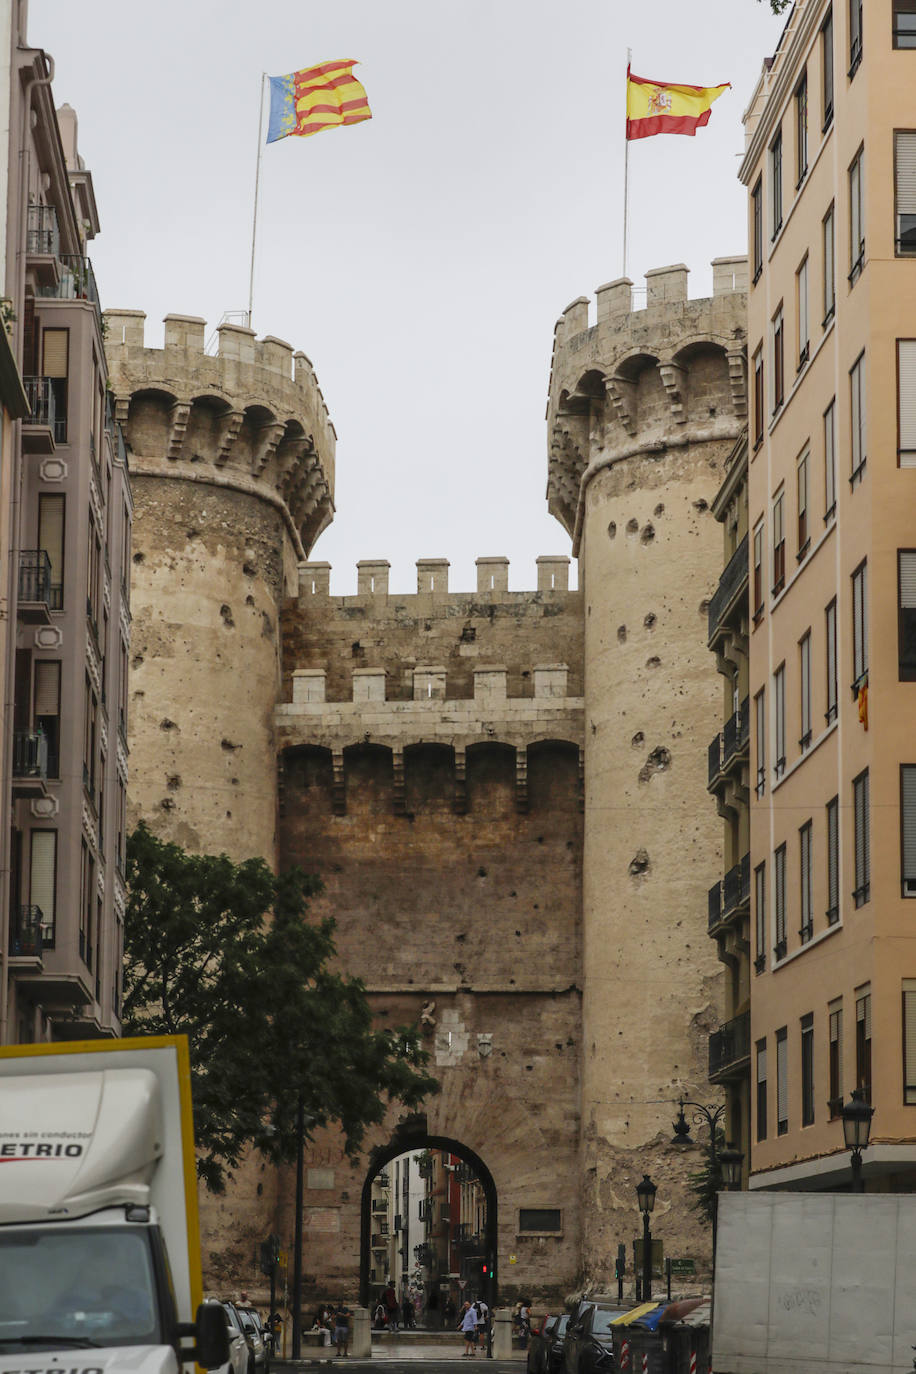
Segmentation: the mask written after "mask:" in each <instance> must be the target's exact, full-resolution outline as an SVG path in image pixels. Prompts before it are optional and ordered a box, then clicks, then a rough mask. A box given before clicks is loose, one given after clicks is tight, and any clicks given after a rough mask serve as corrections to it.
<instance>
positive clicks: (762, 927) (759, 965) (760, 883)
mask: <svg viewBox="0 0 916 1374" xmlns="http://www.w3.org/2000/svg"><path fill="white" fill-rule="evenodd" d="M754 929H755V931H756V939H757V957H756V959H755V960H754V972H755V973H763V972H764V970H765V969H766V966H767V866H766V864H765V863H763V864H758V865H757V867H756V868H755V869H754Z"/></svg>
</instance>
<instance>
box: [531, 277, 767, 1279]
mask: <svg viewBox="0 0 916 1374" xmlns="http://www.w3.org/2000/svg"><path fill="white" fill-rule="evenodd" d="M746 279H747V269H746V263H745V261H744V260H743V259H720V260H718V261H717V262H716V263H715V264H714V295H713V296H712V298H710V299H707V300H693V301H689V300H688V299H687V268H686V267H684V266H676V267H668V268H662V269H660V270H658V271H655V272H651V273H649V274H648V277H647V296H648V299H647V302H646V308H644V309H641V310H638V311H636V312H633V311H632V309H631V298H632V289H631V283H630V281H628V280H623V281H618V282H613V283H611V284H609V285H607V286H604V287H601V288H600V289H599V291H598V293H597V294H598V301H597V324H596V325H594V326H593V327H591V328H589V318H588V313H589V303H588V301H587V300H586V299H584V298H580V299H579V300H577V301H574V302H573V304H572V305H570V306H569V307H568V309H567V310H566V311H565V312H564V315H563V317H562V319H561V320H560V321H559V323H558V326H557V333H556V338H555V344H554V355H553V367H552V375H551V384H550V400H549V415H548V418H549V433H550V460H549V484H548V497H549V504H550V509H551V511H552V512H553V514H554V515H556V517H557V518H558V519H559V520H560V522H561V524H563V525H564V527H565V528H566V529H567V530H568V531H569V533H570V534H571V535H572V537H573V540H574V549H575V552H576V553H577V554H578V555H579V557H580V569H581V578H582V583H583V586H584V592H585V611H584V613H585V775H586V801H585V839H584V856H583V931H584V949H583V1056H582V1164H583V1179H584V1182H583V1187H584V1195H583V1207H582V1214H583V1217H584V1218H585V1222H584V1236H583V1264H584V1270H585V1274H586V1277H587V1278H593V1279H595V1280H599V1281H600V1280H601V1279H602V1278H604V1279H607V1278H608V1277H610V1273H612V1272H613V1271H612V1267H611V1266H612V1264H613V1256H614V1254H615V1253H616V1247H617V1245H618V1244H621V1243H628V1242H629V1240H630V1239H632V1237H633V1236H635V1235H636V1233H637V1229H638V1221H639V1217H638V1212H637V1199H636V1193H635V1185H636V1184H637V1183H638V1182H639V1180H640V1178H641V1176H642V1175H643V1173H649V1174H650V1175H651V1176H652V1177H653V1179H654V1181H655V1183H656V1184H657V1185H658V1195H657V1202H656V1207H655V1215H654V1217H653V1234H654V1235H655V1236H656V1237H657V1238H658V1239H659V1240H661V1241H663V1243H664V1247H665V1253H666V1254H667V1255H674V1256H683V1255H689V1256H694V1257H699V1260H700V1263H701V1265H702V1264H703V1262H704V1260H705V1261H708V1256H709V1249H710V1236H709V1232H708V1229H707V1228H706V1227H705V1225H704V1224H703V1223H702V1222H701V1221H700V1219H699V1217H698V1215H697V1213H696V1211H695V1210H694V1207H693V1203H694V1200H695V1199H694V1197H693V1195H692V1193H691V1192H690V1189H689V1185H688V1181H687V1175H688V1174H689V1173H691V1172H694V1171H696V1170H697V1169H698V1168H699V1167H700V1160H699V1157H698V1155H697V1153H696V1152H695V1151H689V1150H688V1151H687V1152H686V1155H685V1154H684V1153H678V1151H677V1150H676V1148H674V1147H672V1146H671V1143H670V1142H671V1136H672V1131H671V1123H672V1121H673V1120H674V1117H675V1114H676V1111H677V1099H678V1097H679V1096H681V1095H683V1096H684V1097H686V1098H691V1099H694V1100H697V1101H700V1102H702V1103H704V1104H705V1103H713V1104H715V1103H716V1102H717V1101H718V1100H719V1099H720V1090H719V1089H718V1088H717V1087H716V1086H714V1085H710V1084H709V1082H708V1081H707V1062H708V1061H707V1044H708V1037H709V1034H710V1032H712V1031H714V1030H715V1029H716V1026H717V1024H718V1016H719V1009H720V1005H721V1001H722V998H721V977H722V968H721V965H720V964H719V963H718V962H717V958H716V949H715V945H714V944H713V942H712V941H710V940H709V938H708V936H707V911H706V908H707V891H708V889H709V888H710V886H711V885H712V884H713V883H714V882H715V881H716V879H717V878H718V877H719V875H720V873H721V849H722V834H721V823H720V821H719V819H718V817H717V816H716V813H715V808H714V807H713V805H712V804H711V803H710V801H709V798H708V795H707V793H706V749H707V744H708V742H709V739H710V738H711V737H712V736H713V735H714V734H715V733H716V732H717V731H718V729H719V728H720V720H721V691H722V687H721V679H720V678H719V676H718V674H717V673H716V669H715V662H714V660H713V658H712V656H711V655H710V653H709V651H708V649H707V647H706V626H707V615H706V611H707V602H708V599H709V597H710V596H711V595H712V593H713V591H714V589H715V587H716V584H717V580H718V576H719V573H720V572H721V562H722V552H721V531H720V530H719V527H718V526H717V524H716V523H715V521H714V519H713V517H712V514H711V511H710V506H711V505H712V501H713V497H714V496H715V493H716V491H717V489H718V487H719V485H720V481H721V475H722V471H723V464H724V460H725V457H726V455H727V453H728V451H729V450H730V448H731V447H732V445H733V443H734V440H735V438H736V437H737V435H738V434H739V433H740V432H741V430H742V428H743V426H744V423H745V415H746V380H745V379H746V359H745V294H744V292H745V290H746ZM695 1138H697V1139H702V1138H703V1137H702V1133H700V1134H699V1136H696V1133H695ZM609 1269H610V1273H609Z"/></svg>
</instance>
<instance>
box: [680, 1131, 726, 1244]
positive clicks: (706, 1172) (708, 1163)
mask: <svg viewBox="0 0 916 1374" xmlns="http://www.w3.org/2000/svg"><path fill="white" fill-rule="evenodd" d="M724 1145H725V1132H724V1131H723V1130H721V1129H719V1128H718V1127H717V1128H716V1135H715V1143H713V1141H712V1140H708V1141H706V1142H705V1144H704V1145H703V1162H702V1164H701V1166H700V1168H699V1169H697V1170H696V1172H695V1173H692V1174H688V1175H687V1183H688V1185H689V1187H690V1191H691V1192H692V1193H693V1199H694V1200H693V1209H694V1211H696V1212H699V1213H700V1215H701V1216H702V1217H705V1219H706V1220H707V1221H708V1222H709V1223H710V1225H712V1220H713V1217H714V1215H715V1210H716V1194H717V1193H720V1192H721V1191H722V1165H721V1164H720V1163H719V1151H720V1150H721V1149H722V1148H723V1147H724Z"/></svg>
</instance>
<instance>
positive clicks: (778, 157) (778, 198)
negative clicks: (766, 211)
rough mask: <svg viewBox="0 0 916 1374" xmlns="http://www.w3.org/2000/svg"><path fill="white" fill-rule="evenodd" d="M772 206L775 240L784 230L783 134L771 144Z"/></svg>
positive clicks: (772, 231) (771, 227) (779, 134)
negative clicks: (782, 229) (781, 230)
mask: <svg viewBox="0 0 916 1374" xmlns="http://www.w3.org/2000/svg"><path fill="white" fill-rule="evenodd" d="M770 204H771V206H772V220H771V222H770V233H771V234H772V236H773V238H774V239H775V237H776V235H777V234H778V233H779V231H780V229H781V228H782V133H781V132H780V133H778V134H777V135H776V137H775V138H774V139H773V142H772V143H771V144H770Z"/></svg>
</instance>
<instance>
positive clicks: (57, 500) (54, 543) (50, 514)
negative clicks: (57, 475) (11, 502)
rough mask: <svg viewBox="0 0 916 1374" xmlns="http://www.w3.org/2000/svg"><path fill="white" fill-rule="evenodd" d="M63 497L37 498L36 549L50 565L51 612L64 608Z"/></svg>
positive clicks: (64, 510) (49, 596)
mask: <svg viewBox="0 0 916 1374" xmlns="http://www.w3.org/2000/svg"><path fill="white" fill-rule="evenodd" d="M65 501H66V498H65V497H64V496H57V495H49V494H40V495H39V497H38V547H39V548H40V549H44V551H45V553H46V554H47V555H48V559H49V561H50V564H51V584H50V589H49V595H48V605H49V607H50V609H51V610H52V611H61V610H63V606H64V523H65V522H64V516H65V512H66V506H65Z"/></svg>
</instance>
